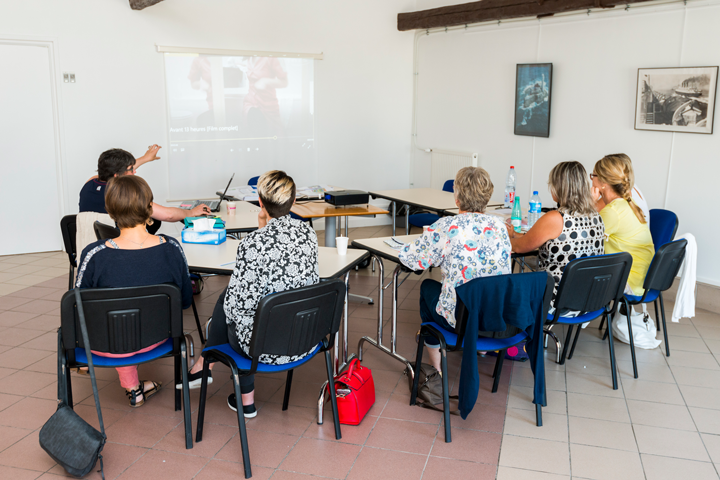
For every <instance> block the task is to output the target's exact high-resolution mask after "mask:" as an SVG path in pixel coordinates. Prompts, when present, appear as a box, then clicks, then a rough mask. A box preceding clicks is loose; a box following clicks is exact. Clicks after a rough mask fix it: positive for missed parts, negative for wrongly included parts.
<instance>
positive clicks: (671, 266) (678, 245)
mask: <svg viewBox="0 0 720 480" xmlns="http://www.w3.org/2000/svg"><path fill="white" fill-rule="evenodd" d="M687 243H688V242H687V240H685V239H684V238H681V239H680V240H676V241H674V242H670V243H666V244H665V245H663V246H661V247H660V248H659V249H658V251H657V252H655V256H654V257H653V260H652V262H651V263H650V268H648V272H647V274H646V275H645V282H644V283H643V288H644V289H645V290H659V291H661V292H664V291H665V290H667V289H668V288H670V287H671V286H672V284H673V281H674V280H675V277H676V276H677V274H678V271H679V270H680V265H682V262H683V260H684V259H685V247H687Z"/></svg>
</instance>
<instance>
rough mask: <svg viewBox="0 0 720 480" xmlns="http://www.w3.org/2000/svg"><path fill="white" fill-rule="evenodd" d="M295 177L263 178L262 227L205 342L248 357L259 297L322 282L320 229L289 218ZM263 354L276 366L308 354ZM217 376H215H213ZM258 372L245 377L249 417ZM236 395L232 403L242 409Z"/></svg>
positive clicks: (240, 257) (197, 378)
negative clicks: (231, 349) (229, 347)
mask: <svg viewBox="0 0 720 480" xmlns="http://www.w3.org/2000/svg"><path fill="white" fill-rule="evenodd" d="M295 190H296V188H295V182H293V179H292V178H291V177H289V176H288V175H287V174H286V173H285V172H282V171H278V170H273V171H270V172H267V173H265V174H264V175H262V176H261V177H260V178H259V180H258V196H259V198H260V207H261V211H260V213H259V214H258V230H256V231H254V232H252V233H250V234H249V235H248V236H247V237H245V238H244V239H243V241H242V242H240V245H239V246H238V251H237V260H236V263H235V269H234V270H233V274H232V277H230V283H229V285H228V288H227V289H226V290H225V291H224V292H223V293H222V294H221V295H220V297H219V298H218V301H217V304H216V305H215V311H214V312H213V316H212V322H211V323H210V331H209V332H208V340H207V344H206V346H213V345H221V344H224V343H230V345H231V346H232V347H233V349H234V350H235V351H237V352H238V353H240V354H242V355H245V356H248V355H249V353H250V341H251V338H252V331H253V326H254V324H255V310H256V309H257V306H258V303H260V300H261V299H262V298H263V297H265V296H267V295H270V294H272V293H276V292H282V291H285V290H290V289H294V288H300V287H305V286H307V285H314V284H316V283H318V282H319V281H320V274H319V267H318V242H317V235H316V234H315V231H314V230H313V229H312V228H310V227H309V226H308V225H307V224H306V223H305V222H302V221H300V220H295V219H292V218H290V208H291V207H292V205H293V203H295ZM309 353H310V352H307V353H304V354H302V355H297V356H279V355H264V354H263V355H261V356H260V358H259V361H260V362H262V363H269V364H273V365H281V364H285V363H291V362H294V361H297V360H300V359H301V358H303V357H305V356H307V355H308V354H309ZM202 360H203V359H202V358H201V359H200V361H198V362H197V363H196V364H195V365H194V366H193V368H192V370H190V384H191V387H192V388H199V387H200V382H201V378H202V365H203V361H202ZM208 381H209V382H210V381H212V377H210V378H209V379H208ZM254 389H255V383H254V378H253V376H250V377H241V378H240V391H241V392H242V397H243V398H242V402H243V411H244V413H245V417H247V418H252V417H254V416H255V415H257V411H256V410H255V403H254ZM236 404H237V399H236V398H235V394H234V393H233V394H231V395H230V396H229V397H228V405H229V406H230V408H231V409H233V410H237V405H236Z"/></svg>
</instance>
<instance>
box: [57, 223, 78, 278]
mask: <svg viewBox="0 0 720 480" xmlns="http://www.w3.org/2000/svg"><path fill="white" fill-rule="evenodd" d="M60 231H61V232H62V237H63V245H64V246H65V253H67V256H68V261H69V262H70V271H69V272H68V290H72V289H73V280H75V269H76V268H77V261H78V258H77V251H76V250H75V249H76V248H77V246H76V243H75V239H76V238H77V215H65V216H64V217H63V218H62V219H61V220H60Z"/></svg>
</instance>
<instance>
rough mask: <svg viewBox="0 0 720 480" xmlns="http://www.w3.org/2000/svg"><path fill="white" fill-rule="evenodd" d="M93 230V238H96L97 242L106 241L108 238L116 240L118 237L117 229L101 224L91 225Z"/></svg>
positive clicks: (118, 231) (118, 230)
mask: <svg viewBox="0 0 720 480" xmlns="http://www.w3.org/2000/svg"><path fill="white" fill-rule="evenodd" d="M93 230H95V237H97V239H98V240H107V239H108V238H117V237H119V236H120V229H119V228H117V227H111V226H110V225H105V224H104V223H102V222H95V223H93Z"/></svg>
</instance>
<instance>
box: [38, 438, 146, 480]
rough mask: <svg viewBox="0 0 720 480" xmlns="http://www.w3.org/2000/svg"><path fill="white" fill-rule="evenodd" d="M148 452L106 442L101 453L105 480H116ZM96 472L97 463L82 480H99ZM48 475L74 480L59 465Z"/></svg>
mask: <svg viewBox="0 0 720 480" xmlns="http://www.w3.org/2000/svg"><path fill="white" fill-rule="evenodd" d="M148 451H149V450H148V449H146V448H140V447H133V446H130V445H120V444H117V443H112V442H107V443H106V444H105V447H104V448H103V451H102V456H103V468H104V471H105V478H106V479H108V480H109V479H112V478H117V477H118V476H119V475H120V474H121V473H123V472H124V471H125V470H127V469H128V467H130V466H131V465H132V464H133V463H135V462H136V461H137V460H138V459H139V458H140V457H142V456H143V455H145V454H146V453H147V452H148ZM98 470H100V463H99V462H98V463H97V465H95V468H94V469H93V470H92V471H91V472H90V473H88V474H87V475H86V476H84V477H83V479H84V480H101V479H102V477H101V476H100V474H99V473H98ZM48 474H50V475H62V476H66V477H69V478H76V477H73V476H71V475H69V474H68V473H67V472H66V471H65V470H64V469H63V467H61V466H60V465H55V466H54V467H53V468H51V469H50V470H49V471H48Z"/></svg>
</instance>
